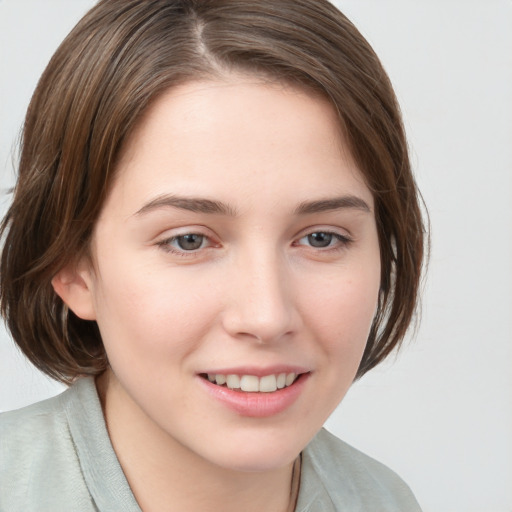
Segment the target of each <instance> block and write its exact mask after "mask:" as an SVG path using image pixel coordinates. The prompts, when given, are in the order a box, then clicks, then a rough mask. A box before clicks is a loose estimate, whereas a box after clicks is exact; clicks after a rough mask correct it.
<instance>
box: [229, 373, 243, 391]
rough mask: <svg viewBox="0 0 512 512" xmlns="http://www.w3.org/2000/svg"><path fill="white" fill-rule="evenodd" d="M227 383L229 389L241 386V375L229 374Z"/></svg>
mask: <svg viewBox="0 0 512 512" xmlns="http://www.w3.org/2000/svg"><path fill="white" fill-rule="evenodd" d="M226 384H227V386H228V388H229V389H238V388H239V387H240V377H239V376H238V375H228V376H227V377H226Z"/></svg>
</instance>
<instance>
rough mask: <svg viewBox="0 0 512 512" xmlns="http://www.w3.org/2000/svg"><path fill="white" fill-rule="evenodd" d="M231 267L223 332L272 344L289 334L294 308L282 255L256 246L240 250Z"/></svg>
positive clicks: (273, 248) (267, 248) (264, 246)
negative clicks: (224, 330) (232, 268)
mask: <svg viewBox="0 0 512 512" xmlns="http://www.w3.org/2000/svg"><path fill="white" fill-rule="evenodd" d="M234 268H235V271H234V275H233V279H232V281H231V283H232V284H231V292H230V301H229V306H228V308H227V309H228V310H227V311H226V312H225V313H226V315H225V327H226V330H228V331H229V332H230V334H232V335H234V336H242V335H244V336H249V337H252V338H254V339H257V340H259V341H260V342H271V341H276V340H278V339H280V338H281V337H282V336H283V335H285V334H287V333H289V332H290V331H291V330H292V329H293V325H292V324H293V318H294V305H293V300H292V294H291V293H290V292H291V290H290V279H289V276H288V271H287V265H286V261H285V259H284V257H283V255H282V254H280V252H279V251H278V250H277V249H276V248H275V247H272V246H269V245H264V244H259V245H258V247H257V248H254V247H253V248H252V249H251V248H247V249H246V250H243V251H240V253H239V254H238V255H237V258H236V264H235V265H234Z"/></svg>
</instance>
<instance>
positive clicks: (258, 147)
mask: <svg viewBox="0 0 512 512" xmlns="http://www.w3.org/2000/svg"><path fill="white" fill-rule="evenodd" d="M116 172H117V178H116V181H115V183H114V188H116V187H117V188H125V189H126V190H125V192H127V191H128V189H130V190H131V191H132V192H133V191H137V192H139V193H141V194H142V195H144V194H147V195H148V196H149V195H153V196H155V195H156V194H157V193H162V192H173V193H176V194H188V195H190V194H200V195H202V196H205V197H208V196H209V195H215V196H216V197H221V196H223V195H226V194H227V195H229V194H232V193H233V191H234V190H236V189H238V191H239V192H240V193H246V194H249V196H252V195H253V192H254V191H255V190H258V189H262V188H263V189H266V190H267V191H269V192H270V191H272V193H273V194H274V195H275V198H276V200H278V201H280V200H281V199H282V198H284V197H286V196H289V195H290V193H292V192H293V193H294V194H295V195H296V199H297V202H300V201H305V200H308V199H310V197H311V196H314V195H322V194H324V195H325V194H326V193H329V194H331V195H332V194H339V193H344V192H346V190H344V189H345V188H347V187H348V188H351V189H353V190H352V192H354V193H358V194H359V195H363V196H364V198H365V200H367V201H368V202H369V203H371V202H372V197H371V194H370V192H369V190H368V188H367V187H366V186H365V184H364V179H363V177H362V175H361V173H360V171H359V170H358V169H357V166H356V164H355V163H354V160H353V158H352V156H351V154H350V152H349V150H348V148H347V144H346V143H345V139H344V136H343V133H342V130H341V128H340V123H339V119H338V116H337V114H336V112H335V109H334V108H333V107H332V105H331V104H330V102H328V101H327V100H326V99H324V98H323V97H321V96H320V95H318V94H311V93H309V92H306V91H305V90H303V89H298V88H295V87H292V86H289V85H285V84H280V83H269V82H264V81H262V80H258V79H257V78H252V77H230V78H229V79H225V80H216V81H201V82H192V83H187V84H184V85H181V86H179V87H175V88H172V89H170V90H169V91H167V92H166V93H165V94H163V95H162V96H161V97H159V98H158V99H157V100H156V101H155V102H154V103H153V104H152V105H151V107H150V108H149V109H148V110H147V112H146V113H145V115H144V116H143V118H142V119H141V120H140V122H139V123H138V125H137V126H136V128H135V129H134V131H133V132H132V133H131V135H130V137H129V138H128V140H127V141H126V142H125V145H124V149H123V152H122V154H121V158H120V160H119V163H118V165H117V169H116ZM162 189H163V190H162Z"/></svg>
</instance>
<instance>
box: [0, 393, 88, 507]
mask: <svg viewBox="0 0 512 512" xmlns="http://www.w3.org/2000/svg"><path fill="white" fill-rule="evenodd" d="M73 393H74V391H73V388H70V389H68V390H66V391H65V392H64V393H62V394H61V395H58V396H56V397H54V398H50V399H48V400H44V401H43V402H39V403H37V404H33V405H30V406H28V407H24V408H22V409H19V410H16V411H9V412H5V413H2V414H0V481H1V482H2V488H1V490H0V510H10V511H11V510H12V511H16V510H32V509H33V508H31V507H34V506H35V505H36V504H37V509H38V510H58V509H59V508H58V507H59V504H60V503H62V502H63V501H62V500H64V502H65V500H66V499H67V497H68V495H70V494H71V493H73V492H74V493H75V498H76V503H80V502H81V501H82V499H85V500H87V499H88V496H82V495H83V494H84V493H83V492H81V489H82V488H83V479H82V475H81V469H80V463H79V460H78V457H77V454H76V451H75V448H74V444H73V440H72V437H71V433H70V431H69V425H68V421H67V411H66V405H67V402H68V400H69V397H70V395H73ZM77 510H81V509H77ZM84 510H89V508H87V507H86V508H84Z"/></svg>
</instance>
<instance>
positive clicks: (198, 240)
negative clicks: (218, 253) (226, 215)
mask: <svg viewBox="0 0 512 512" xmlns="http://www.w3.org/2000/svg"><path fill="white" fill-rule="evenodd" d="M177 241H178V245H179V246H180V249H183V250H184V251H193V250H195V249H199V248H200V247H201V245H202V243H203V235H194V234H190V235H182V236H180V237H178V240H177Z"/></svg>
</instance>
